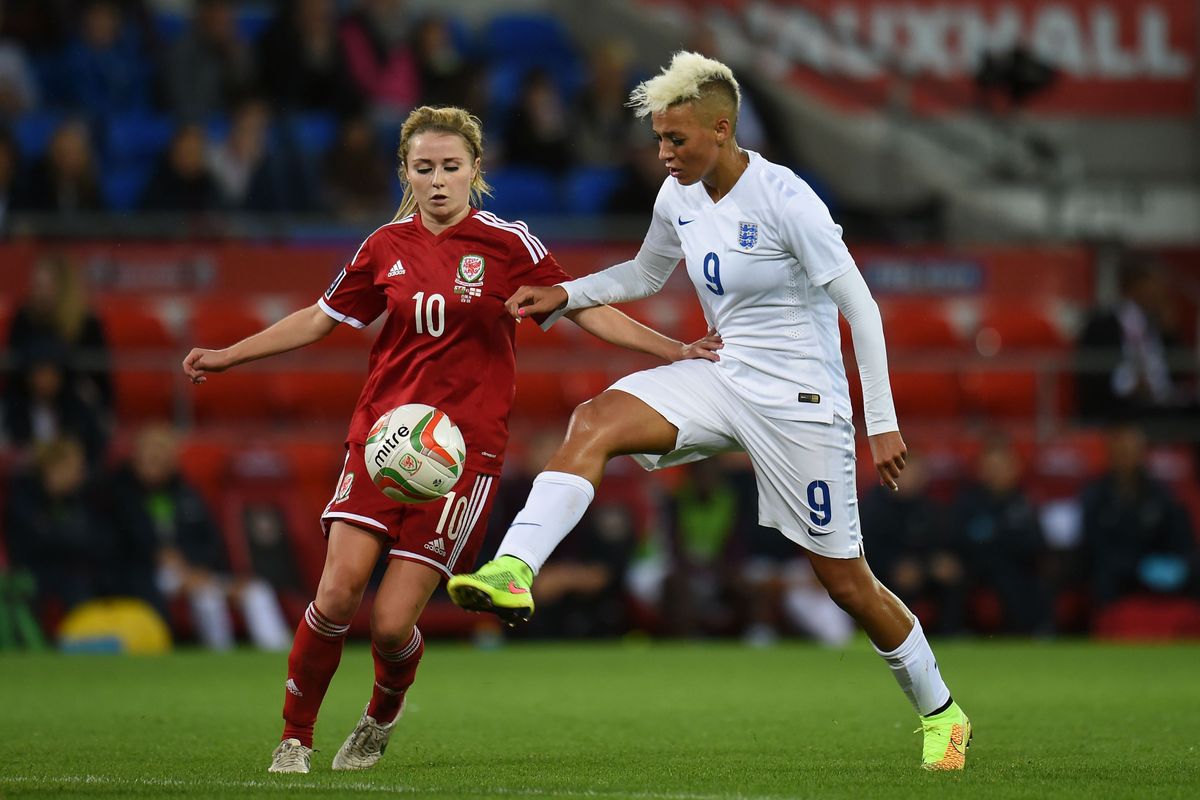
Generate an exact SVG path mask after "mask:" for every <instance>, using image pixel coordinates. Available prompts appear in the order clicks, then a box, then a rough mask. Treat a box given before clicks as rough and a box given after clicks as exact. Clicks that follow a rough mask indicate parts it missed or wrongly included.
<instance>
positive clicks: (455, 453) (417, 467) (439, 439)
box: [365, 403, 467, 503]
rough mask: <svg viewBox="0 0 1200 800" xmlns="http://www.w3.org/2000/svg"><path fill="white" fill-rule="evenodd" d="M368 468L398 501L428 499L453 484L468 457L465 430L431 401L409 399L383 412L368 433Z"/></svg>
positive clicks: (443, 491)
mask: <svg viewBox="0 0 1200 800" xmlns="http://www.w3.org/2000/svg"><path fill="white" fill-rule="evenodd" d="M365 457H366V462H367V472H368V473H369V474H370V476H371V482H372V483H374V484H375V485H376V486H377V487H378V488H379V491H381V492H383V493H384V494H385V495H387V496H388V497H390V498H391V499H392V500H395V501H397V502H399V503H427V502H429V501H430V500H437V499H438V498H439V497H444V496H445V495H446V493H447V492H449V491H450V490H451V489H453V488H454V484H455V483H457V482H458V477H459V476H460V475H461V474H462V470H463V463H464V462H465V461H466V458H467V445H466V443H465V442H464V441H463V436H462V433H461V432H460V431H459V430H458V426H457V425H455V424H454V423H453V422H451V421H450V418H449V417H448V416H446V415H445V414H444V413H443V412H441V411H439V410H437V409H436V408H434V407H433V406H427V405H422V404H421V403H408V404H406V405H402V406H397V407H396V408H393V409H392V410H391V411H389V412H387V413H386V414H384V415H383V416H382V417H380V418H379V419H378V420H377V421H376V422H375V424H374V425H372V426H371V432H370V433H368V434H367V445H366V452H365Z"/></svg>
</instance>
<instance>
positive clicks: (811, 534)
mask: <svg viewBox="0 0 1200 800" xmlns="http://www.w3.org/2000/svg"><path fill="white" fill-rule="evenodd" d="M831 533H833V531H825V532H824V533H813V529H812V528H809V529H808V535H809V536H812V537H814V538H815V537H817V536H828V535H829V534H831Z"/></svg>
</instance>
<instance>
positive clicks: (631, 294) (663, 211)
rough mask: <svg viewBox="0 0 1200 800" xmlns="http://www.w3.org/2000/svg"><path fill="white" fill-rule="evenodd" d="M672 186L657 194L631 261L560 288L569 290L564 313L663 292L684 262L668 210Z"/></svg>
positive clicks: (624, 301) (663, 187)
mask: <svg viewBox="0 0 1200 800" xmlns="http://www.w3.org/2000/svg"><path fill="white" fill-rule="evenodd" d="M670 183H671V182H670V180H669V179H668V180H666V181H663V185H662V188H660V189H659V190H658V197H657V198H655V200H654V213H653V215H652V216H651V218H650V229H649V230H648V231H646V238H645V240H644V241H643V242H642V249H641V250H639V251H638V254H637V255H636V256H635V257H634V259H633V260H632V261H625V262H622V263H620V264H617V265H615V266H612V267H609V268H608V269H605V270H601V271H600V272H595V273H593V274H591V275H588V276H586V277H583V278H578V279H576V280H573V281H567V282H565V283H560V284H559V286H561V287H563V288H564V289H566V290H567V305H566V306H565V307H564V309H563V310H564V311H574V310H575V309H577V308H589V307H591V306H599V305H607V304H610V303H626V302H629V301H630V300H640V299H641V298H643V297H649V296H650V295H652V294H654V293H655V292H657V291H659V290H660V289H662V287H663V286H664V285H665V284H666V282H667V278H669V277H671V273H672V272H673V271H674V270H675V267H676V265H677V264H679V260H680V259H681V258H683V246H682V245H681V244H680V241H679V233H678V231H676V230H675V225H674V224H673V223H672V221H671V214H670V210H669V208H668V206H669V205H670V195H669V192H670V190H671V186H670Z"/></svg>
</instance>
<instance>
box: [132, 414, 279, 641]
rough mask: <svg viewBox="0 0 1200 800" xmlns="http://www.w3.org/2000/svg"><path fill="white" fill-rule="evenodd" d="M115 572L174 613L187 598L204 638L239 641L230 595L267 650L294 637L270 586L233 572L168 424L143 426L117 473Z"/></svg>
mask: <svg viewBox="0 0 1200 800" xmlns="http://www.w3.org/2000/svg"><path fill="white" fill-rule="evenodd" d="M111 501H112V504H113V517H114V519H115V522H116V551H115V555H116V561H115V565H116V566H115V571H116V572H117V573H118V574H119V576H120V582H121V585H122V588H123V589H124V591H126V592H129V593H131V594H133V595H135V596H137V597H141V598H143V599H144V600H146V601H147V602H149V603H151V604H153V605H154V606H156V607H157V608H158V609H160V610H161V611H162V612H163V613H164V616H167V617H168V618H170V615H169V614H168V613H167V610H168V600H170V599H172V598H174V597H177V596H182V597H186V598H187V600H188V603H189V605H190V608H191V614H192V621H193V624H194V625H195V626H196V629H197V632H198V634H199V636H200V639H201V641H202V642H203V643H204V644H205V645H206V646H208V647H210V648H213V649H218V650H222V649H227V648H229V647H230V646H232V644H233V623H232V620H231V618H230V616H229V602H230V601H232V602H235V603H237V604H238V605H239V606H240V608H241V610H242V614H243V617H244V618H245V620H246V627H247V629H248V631H249V633H250V638H251V640H252V641H254V643H255V644H256V645H258V646H259V647H262V648H264V649H272V650H278V649H283V648H286V647H288V646H289V645H290V644H291V632H290V631H289V630H288V627H287V624H286V622H285V621H284V619H283V614H282V612H281V611H280V609H279V603H278V600H277V599H276V597H275V594H274V592H273V591H272V590H271V587H270V586H269V585H268V584H267V583H266V582H265V581H263V580H262V579H260V578H257V577H254V576H241V577H238V578H231V577H229V576H228V575H227V574H226V573H228V571H229V568H228V564H227V562H226V557H225V548H224V545H223V544H222V542H221V535H220V532H219V530H218V529H217V526H216V523H215V522H214V521H213V518H212V515H211V514H210V513H209V510H208V506H207V505H206V504H205V502H204V500H203V499H202V498H201V497H200V494H199V492H197V491H196V490H195V489H194V488H193V487H192V486H191V485H190V484H189V483H188V482H187V481H186V480H185V479H184V478H183V476H182V475H181V474H180V472H179V450H178V440H177V438H176V436H175V433H174V431H173V430H171V429H170V428H169V427H167V426H165V425H152V426H148V427H146V428H144V429H143V430H142V431H140V432H139V434H138V436H137V439H136V441H135V444H134V451H133V457H132V459H131V460H130V461H129V463H128V464H126V465H124V466H122V467H121V468H119V469H118V470H117V471H116V473H115V474H114V475H113V478H112V486H111Z"/></svg>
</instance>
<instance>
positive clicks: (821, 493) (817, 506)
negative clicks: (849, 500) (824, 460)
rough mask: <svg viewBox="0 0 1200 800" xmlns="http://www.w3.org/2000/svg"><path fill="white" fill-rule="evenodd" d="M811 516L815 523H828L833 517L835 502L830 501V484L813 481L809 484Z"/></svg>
mask: <svg viewBox="0 0 1200 800" xmlns="http://www.w3.org/2000/svg"><path fill="white" fill-rule="evenodd" d="M808 507H809V509H811V511H810V513H809V515H808V516H809V518H810V519H811V520H812V521H813V524H814V525H828V524H829V520H831V519H833V504H832V503H831V502H830V501H829V484H828V483H826V482H825V481H813V482H812V483H810V484H809V485H808Z"/></svg>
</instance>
